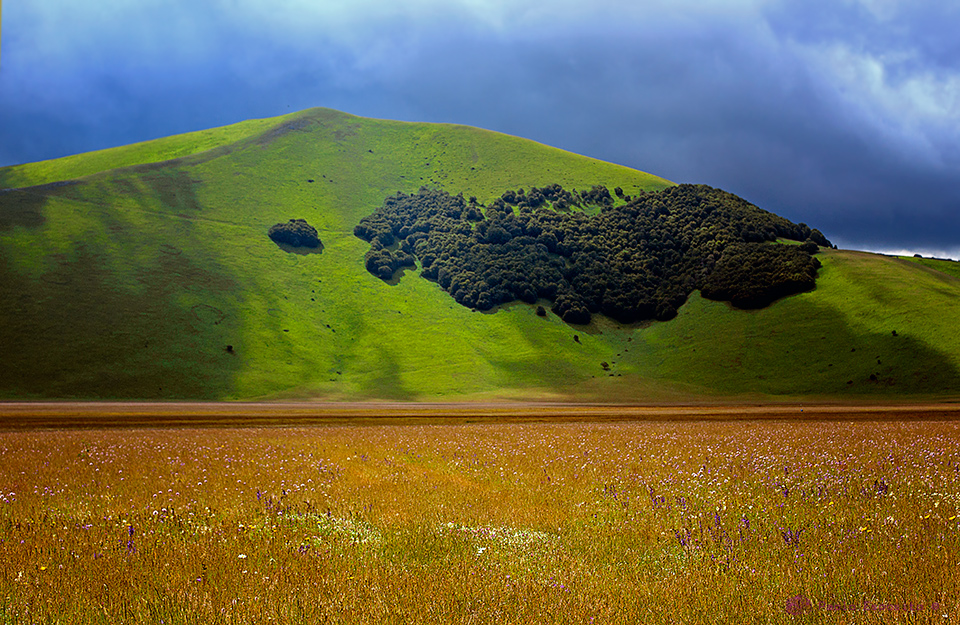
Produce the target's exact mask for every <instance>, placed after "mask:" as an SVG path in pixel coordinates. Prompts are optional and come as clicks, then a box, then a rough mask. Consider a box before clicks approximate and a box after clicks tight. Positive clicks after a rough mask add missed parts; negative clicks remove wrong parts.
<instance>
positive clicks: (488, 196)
mask: <svg viewBox="0 0 960 625" xmlns="http://www.w3.org/2000/svg"><path fill="white" fill-rule="evenodd" d="M551 183H557V184H559V185H562V187H563V188H565V189H590V188H591V186H592V185H596V184H603V185H606V186H607V187H608V188H610V189H613V188H615V187H620V188H621V189H622V190H623V191H624V192H625V193H626V194H627V195H636V194H638V193H640V192H642V191H655V190H659V189H662V188H665V187H668V186H671V185H672V183H670V182H669V181H666V180H664V179H662V178H658V177H656V176H652V175H649V174H645V173H642V172H639V171H635V170H631V169H629V168H625V167H621V166H617V165H613V164H610V163H605V162H601V161H597V160H594V159H589V158H586V157H582V156H578V155H575V154H571V153H568V152H564V151H562V150H558V149H555V148H551V147H547V146H544V145H541V144H537V143H535V142H532V141H528V140H524V139H520V138H516V137H511V136H507V135H502V134H498V133H493V132H489V131H485V130H480V129H476V128H469V127H464V126H452V125H439V124H417V123H402V122H393V121H382V120H372V119H364V118H359V117H354V116H350V115H347V114H343V113H339V112H335V111H330V110H324V109H312V110H308V111H303V112H301V113H296V114H293V115H288V116H285V117H281V118H275V119H269V120H254V121H249V122H244V123H241V124H236V125H233V126H227V127H224V128H220V129H213V130H209V131H203V132H198V133H190V134H186V135H179V136H176V137H168V138H165V139H160V140H157V141H151V142H146V143H141V144H136V145H131V146H124V147H120V148H114V149H110V150H103V151H100V152H94V153H90V154H82V155H77V156H72V157H67V158H63V159H57V160H52V161H45V162H42V163H32V164H27V165H21V166H16V167H8V168H3V169H0V294H2V295H0V398H8V399H12V398H74V397H75V398H143V399H171V398H204V399H217V398H257V397H290V398H292V397H317V398H326V399H367V398H382V399H401V400H435V399H436V400H454V399H468V398H472V399H479V398H514V399H521V398H531V399H572V400H600V401H670V400H679V401H689V400H696V399H716V398H736V399H748V398H749V399H754V398H755V399H758V400H760V399H770V398H771V397H774V398H783V399H787V398H791V399H792V398H797V397H817V398H836V399H843V398H851V399H858V398H864V397H888V398H899V397H905V396H906V397H911V398H920V397H944V396H958V395H960V329H958V327H957V324H956V323H955V322H954V320H956V319H958V318H960V279H958V277H957V275H956V273H957V272H956V270H955V268H954V264H953V263H949V262H946V261H931V260H928V259H923V262H918V261H917V259H897V258H890V257H885V256H878V255H871V254H863V253H858V252H847V251H836V250H829V251H823V252H821V253H820V254H819V255H818V256H817V257H818V258H819V259H820V261H821V262H822V264H823V267H822V268H821V269H820V272H819V278H818V279H817V286H816V289H815V290H813V291H810V292H806V293H801V294H797V295H792V296H790V297H786V298H784V299H781V300H779V301H776V302H774V303H773V304H772V305H770V306H768V307H766V308H763V309H759V310H740V309H735V308H733V307H731V306H730V305H729V304H725V303H721V302H716V301H710V300H707V299H703V298H701V297H700V296H699V294H697V293H694V294H693V296H692V297H691V298H690V299H689V301H687V303H686V304H685V305H683V306H682V307H680V309H679V314H678V316H677V317H676V318H675V319H672V320H670V321H664V322H658V321H650V322H641V323H635V324H629V325H624V324H621V323H617V322H615V321H612V320H610V319H608V318H606V317H604V316H601V315H594V317H593V319H592V321H591V322H590V324H589V325H586V326H578V325H569V324H566V323H564V322H562V321H561V320H560V319H559V318H557V317H556V316H555V315H553V314H549V315H547V316H546V317H538V316H537V315H536V314H535V306H532V305H529V304H524V303H520V302H515V303H511V304H505V305H503V306H500V307H497V308H494V309H493V310H489V311H484V312H475V311H472V310H471V309H469V308H466V307H464V306H461V305H459V304H457V303H456V302H455V301H454V299H453V298H451V296H450V295H449V294H448V293H446V292H445V291H443V290H442V289H441V288H440V287H439V286H438V285H437V284H436V283H434V282H431V281H428V280H424V279H419V278H417V277H416V275H411V274H415V273H417V272H418V271H419V270H406V272H407V275H406V276H405V277H403V278H402V279H396V278H395V279H394V280H392V281H389V282H385V281H383V280H381V279H379V278H377V277H376V276H374V275H372V274H371V273H370V272H368V271H367V270H366V268H365V266H364V255H365V253H366V252H368V250H369V249H370V245H369V244H368V243H367V242H366V241H364V240H361V239H360V238H358V237H356V236H354V234H353V231H354V227H355V226H356V225H357V224H358V223H359V222H360V220H361V219H362V218H364V217H366V216H368V215H370V214H372V213H373V212H374V211H375V210H376V209H377V208H378V207H379V206H381V204H383V202H384V198H386V197H387V196H390V195H393V194H395V193H397V192H398V191H400V192H403V193H414V192H416V191H417V190H418V189H419V188H420V187H421V186H428V187H431V188H438V189H444V190H447V191H449V192H451V193H454V194H456V193H460V192H462V193H463V195H464V196H466V197H469V196H476V197H477V198H478V200H479V201H480V202H482V203H489V202H491V201H493V200H494V199H496V198H497V197H498V196H499V195H500V194H501V193H503V192H504V191H505V190H507V189H517V188H528V189H529V188H531V187H533V186H541V187H542V186H544V185H547V184H551ZM290 219H305V220H306V221H307V222H309V224H310V225H311V226H313V227H315V228H316V230H317V232H318V234H319V237H320V240H321V241H322V248H317V249H316V250H309V251H308V250H293V249H292V248H281V247H279V246H278V245H277V244H276V243H274V242H273V241H271V239H270V238H268V237H267V232H268V230H269V229H270V228H271V226H273V225H274V224H277V223H284V222H288V221H289V220H290ZM297 252H300V253H297ZM541 303H543V304H546V305H547V306H546V307H547V308H549V305H548V304H549V303H548V302H545V301H544V302H541ZM894 332H895V333H896V334H894ZM575 335H576V340H575ZM601 363H606V364H607V367H606V368H604V367H602V366H601Z"/></svg>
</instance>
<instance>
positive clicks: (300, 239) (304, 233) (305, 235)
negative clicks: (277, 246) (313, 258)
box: [267, 219, 320, 247]
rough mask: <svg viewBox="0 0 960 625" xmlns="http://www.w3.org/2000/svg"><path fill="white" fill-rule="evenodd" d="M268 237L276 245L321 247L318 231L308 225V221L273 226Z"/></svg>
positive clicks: (298, 220) (296, 220)
mask: <svg viewBox="0 0 960 625" xmlns="http://www.w3.org/2000/svg"><path fill="white" fill-rule="evenodd" d="M267 236H269V237H270V239H271V240H273V242H274V243H285V244H287V245H292V246H293V247H319V246H320V237H319V236H317V229H316V228H314V227H313V226H311V225H310V224H308V223H307V220H306V219H291V220H290V221H288V222H286V223H279V224H276V225H274V226H271V227H270V230H269V231H268V232H267Z"/></svg>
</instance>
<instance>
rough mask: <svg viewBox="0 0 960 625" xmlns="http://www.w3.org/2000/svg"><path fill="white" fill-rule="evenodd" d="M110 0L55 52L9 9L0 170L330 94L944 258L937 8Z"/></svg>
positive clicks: (946, 135) (947, 71)
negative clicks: (509, 137) (698, 188)
mask: <svg viewBox="0 0 960 625" xmlns="http://www.w3.org/2000/svg"><path fill="white" fill-rule="evenodd" d="M113 4H114V5H115V7H121V9H118V11H119V13H118V16H117V17H116V19H114V20H113V21H111V20H110V19H109V18H107V17H105V18H104V21H103V23H102V24H100V25H89V26H88V28H89V29H90V30H91V32H88V33H87V34H88V35H89V36H88V37H87V38H83V37H79V35H73V38H67V40H66V41H63V42H62V43H61V44H60V47H59V48H58V47H57V45H52V44H51V46H50V47H44V46H43V45H39V44H37V42H36V39H35V38H34V39H33V40H30V41H25V40H24V39H23V38H21V39H19V40H18V39H17V35H18V33H23V32H25V31H24V30H18V26H17V25H16V24H15V22H14V20H16V14H17V10H16V9H13V10H9V11H8V15H7V20H5V24H4V27H5V28H4V42H3V44H4V50H3V56H2V58H3V67H2V69H0V120H2V126H0V164H9V163H15V162H25V161H30V160H38V159H42V158H51V157H55V156H60V155H63V154H67V153H72V152H79V151H84V150H89V149H95V148H100V147H107V146H110V145H117V144H122V143H127V142H131V141H139V140H144V139H149V138H154V137H158V136H163V135H167V134H172V133H176V132H185V131H189V130H195V129H200V128H205V127H209V126H215V125H222V124H227V123H232V122H235V121H239V120H241V119H247V118H251V117H266V116H272V115H278V114H282V113H286V112H289V111H293V110H299V109H302V108H306V107H309V106H329V107H332V108H337V109H341V110H345V111H348V112H351V113H355V114H358V115H366V116H373V117H383V118H392V119H407V120H422V121H441V122H455V123H461V124H469V125H475V126H482V127H486V128H490V129H493V130H498V131H502V132H508V133H511V134H516V135H520V136H524V137H529V138H532V139H535V140H537V141H541V142H543V143H548V144H551V145H556V146H558V147H562V148H565V149H569V150H572V151H576V152H579V153H582V154H586V155H589V156H593V157H597V158H602V159H605V160H609V161H614V162H618V163H622V164H625V165H628V166H631V167H636V168H638V169H642V170H645V171H650V172H652V173H656V174H659V175H662V176H664V177H667V178H669V179H671V180H674V181H677V182H704V183H707V184H711V185H714V186H719V187H722V188H725V189H728V190H730V191H733V192H735V193H738V194H740V195H743V196H744V197H746V198H747V199H749V200H750V201H753V202H754V203H756V204H758V205H760V206H763V207H765V208H768V209H770V210H773V211H775V212H778V213H781V214H783V215H785V216H787V217H789V218H791V219H794V220H796V221H805V222H807V223H809V224H811V225H812V226H816V227H819V228H821V229H822V230H824V232H825V233H826V234H827V235H828V236H830V237H832V238H835V239H837V240H838V241H840V242H841V243H844V244H847V245H852V246H858V247H868V248H871V249H887V248H890V249H892V248H908V249H916V250H924V251H927V250H929V251H940V253H946V252H947V251H949V252H950V253H953V254H957V253H958V252H960V249H958V248H960V241H958V237H957V234H956V233H958V232H960V210H958V209H960V184H958V183H960V154H958V151H957V146H958V145H960V143H958V142H957V139H960V132H958V130H957V129H956V128H955V125H956V124H955V122H956V119H957V114H958V112H960V68H958V67H957V59H958V58H960V54H957V52H958V48H957V43H955V39H956V38H955V37H954V36H953V35H952V32H951V29H950V27H949V24H951V23H954V24H955V23H957V19H956V18H957V14H956V12H955V11H954V12H951V10H950V9H949V8H944V7H938V6H932V7H930V6H927V7H920V8H917V7H914V6H912V5H902V6H901V5H899V4H897V3H892V2H882V1H881V0H876V1H874V2H866V1H862V2H853V1H850V2H830V3H826V2H823V3H816V2H807V3H795V2H787V3H774V2H760V1H758V2H742V3H735V4H731V3H719V4H717V5H715V6H712V7H711V6H710V5H709V3H707V4H704V3H692V2H679V3H678V2H674V3H664V4H657V3H653V4H650V5H649V6H647V7H642V10H641V9H638V8H637V7H636V5H635V3H631V4H629V5H628V4H623V5H621V4H619V3H616V2H606V3H601V4H600V5H597V6H596V7H594V8H593V9H592V11H591V13H590V14H586V13H583V12H582V9H579V10H580V11H581V12H579V13H578V12H577V11H578V9H577V8H576V5H575V4H572V3H571V4H569V5H565V4H562V3H554V4H552V5H551V6H550V7H546V6H544V5H540V4H538V3H535V2H526V3H495V2H474V3H466V2H465V3H463V4H456V3H437V2H432V1H431V0H423V1H422V2H419V3H414V4H412V5H405V8H404V9H402V10H401V9H391V11H394V12H392V13H385V12H384V11H386V9H383V7H385V6H387V5H385V4H380V3H378V2H377V1H376V0H369V1H367V2H365V3H363V4H362V5H360V8H359V9H355V10H354V11H353V12H351V11H349V10H343V11H338V10H334V9H329V8H328V7H327V5H323V7H324V8H322V9H317V8H315V6H314V5H313V4H311V3H303V4H301V5H297V4H296V3H290V5H284V6H286V9H285V10H284V11H279V12H276V11H273V12H272V11H269V10H267V9H264V8H263V7H264V6H266V5H260V3H258V2H252V1H251V2H236V3H233V4H232V5H231V6H232V7H233V9H231V10H226V9H224V6H226V5H224V4H215V3H212V4H209V5H204V6H206V7H207V8H206V9H204V10H203V11H204V12H198V10H197V9H195V8H193V7H192V6H189V5H186V4H182V5H180V4H176V5H170V4H163V3H146V4H145V5H144V6H146V8H145V9H136V10H134V9H131V8H129V6H128V4H127V3H124V2H119V1H118V2H115V3H113ZM200 4H203V3H200ZM721 4H722V6H721ZM171 6H173V9H171V8H170V7H171ZM391 6H392V5H391ZM161 7H163V10H161ZM450 7H453V8H450ZM518 7H519V8H518ZM378 9H383V10H378ZM364 11H366V12H367V13H368V14H369V15H377V16H379V17H377V18H366V17H364V15H363V12H364ZM23 12H24V11H23V10H21V13H23ZM45 18H46V19H47V21H49V15H43V14H42V11H37V12H36V14H34V15H33V19H34V20H35V21H36V22H37V23H43V22H44V19H45ZM951 18H952V19H951ZM88 24H89V23H88ZM36 28H40V27H36ZM46 28H47V30H48V31H50V33H49V34H55V33H57V32H62V26H57V25H56V24H54V25H53V26H47V27H46ZM58 29H59V30H58ZM26 30H27V31H29V29H26ZM24 36H26V35H24ZM18 55H22V56H23V57H24V60H22V61H21V60H18Z"/></svg>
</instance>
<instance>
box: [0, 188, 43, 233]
mask: <svg viewBox="0 0 960 625" xmlns="http://www.w3.org/2000/svg"><path fill="white" fill-rule="evenodd" d="M46 203H47V196H46V195H45V194H43V193H38V192H36V191H33V192H31V191H22V190H20V189H3V190H0V232H4V231H9V230H13V229H14V228H16V227H18V226H19V227H21V228H39V227H40V226H42V225H43V224H44V223H45V222H46V217H45V216H44V214H43V206H44V204H46Z"/></svg>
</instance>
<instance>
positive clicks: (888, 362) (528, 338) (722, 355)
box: [490, 294, 960, 399]
mask: <svg viewBox="0 0 960 625" xmlns="http://www.w3.org/2000/svg"><path fill="white" fill-rule="evenodd" d="M715 305H716V303H713V302H711V303H710V305H709V306H708V308H707V311H708V312H707V313H706V314H717V313H716V312H714V311H710V309H711V308H712V307H713V306H715ZM531 314H533V312H532V311H531ZM594 323H595V322H592V323H591V325H594ZM518 327H520V328H523V331H524V335H523V336H524V340H523V342H524V343H526V344H528V345H533V346H535V347H536V349H535V350H534V352H533V353H532V354H531V355H530V356H528V357H525V358H521V357H510V356H505V357H502V358H491V359H490V360H491V362H492V363H493V364H495V365H496V366H497V367H498V368H500V369H501V370H503V371H506V372H509V374H508V375H509V377H511V378H513V379H516V380H518V381H523V382H525V383H528V384H533V385H538V386H542V387H549V388H555V389H556V390H557V391H559V392H563V391H567V392H571V391H574V390H575V389H576V385H577V384H578V383H582V382H586V381H587V380H590V379H591V378H595V380H594V383H596V384H600V385H601V386H600V387H599V388H601V389H602V388H603V386H604V385H606V386H609V389H610V391H611V393H610V396H609V397H615V396H618V395H619V394H622V391H624V390H626V387H625V386H624V385H629V384H631V382H630V376H631V375H633V376H634V378H633V379H634V380H636V377H635V376H636V375H639V376H641V377H642V378H645V379H650V380H657V379H660V380H663V381H665V382H668V383H675V384H681V385H689V386H691V388H700V389H702V390H703V391H706V392H710V393H716V394H720V395H730V396H734V395H744V394H748V393H760V394H766V395H773V396H776V395H813V396H820V397H835V398H845V397H849V398H856V399H860V398H869V397H873V396H877V397H891V398H892V397H909V396H918V397H923V396H944V395H960V370H958V368H957V366H956V365H955V364H954V362H953V360H952V359H951V358H950V357H949V356H948V355H947V354H944V353H943V352H941V351H938V350H937V349H935V348H934V347H931V346H930V345H928V344H926V343H924V342H923V341H921V340H919V339H916V338H913V337H911V336H909V333H908V329H907V328H896V327H891V328H890V330H889V332H886V331H885V332H863V331H860V330H858V329H856V328H854V327H852V326H851V325H850V324H848V323H847V320H846V317H845V316H844V315H843V314H842V313H841V312H840V311H837V310H835V309H833V308H831V307H829V306H825V305H822V304H819V303H817V302H816V301H815V300H814V299H813V296H812V294H808V295H807V296H804V297H790V298H787V299H785V300H781V301H779V302H777V303H775V304H774V305H773V306H771V307H770V308H766V309H759V310H749V311H745V310H737V309H732V308H730V307H729V305H728V311H727V312H726V314H725V315H724V316H723V320H722V321H719V322H717V321H716V320H714V321H710V322H707V321H706V320H705V319H704V320H701V319H698V318H686V319H683V318H678V319H674V320H671V321H666V322H657V323H656V337H657V338H656V340H655V342H654V343H653V344H648V345H644V346H643V347H641V345H642V341H643V340H644V336H643V335H644V332H646V331H648V330H647V329H646V328H643V327H637V328H628V327H622V326H621V327H615V324H612V325H611V327H610V328H609V329H608V331H607V332H606V333H604V332H601V331H597V332H593V333H588V332H584V331H583V330H582V329H580V330H579V331H578V328H577V327H576V326H570V328H571V334H573V333H576V334H578V338H579V341H576V342H575V341H573V340H572V337H571V341H570V343H564V344H563V345H555V344H550V343H549V340H550V339H549V338H548V337H554V336H555V335H554V334H553V333H548V332H542V333H541V332H540V331H539V330H538V328H537V326H536V325H532V324H523V325H520V326H518ZM651 328H652V326H651ZM651 331H652V330H651ZM894 331H897V332H896V334H895V333H894ZM617 334H620V336H619V337H616V339H614V337H615V335H617ZM625 337H626V338H628V339H631V342H630V343H627V342H624V341H622V340H620V339H623V338H625ZM608 339H614V340H608ZM577 343H579V345H578V344H577ZM604 345H606V346H607V347H608V348H609V353H608V354H606V355H604V354H603V352H602V348H603V346H604ZM653 346H655V347H653ZM598 347H600V348H601V352H600V357H599V358H598V362H597V363H596V368H595V369H593V368H591V367H590V366H588V367H587V369H586V370H583V369H578V368H576V367H572V366H571V365H570V363H569V360H570V358H571V356H572V354H571V355H568V354H570V352H571V350H581V349H583V348H592V349H593V350H596V349H597V348H598ZM602 362H605V363H607V365H608V367H609V369H604V368H603V367H602V364H601V363H602ZM621 372H623V373H622V376H618V374H620V373H621ZM632 383H634V384H635V383H636V382H632ZM608 399H609V398H608Z"/></svg>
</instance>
